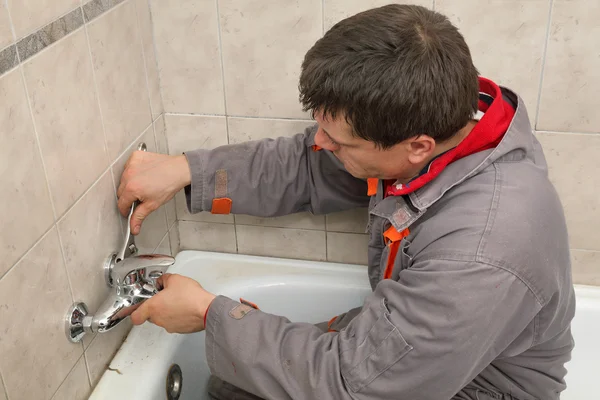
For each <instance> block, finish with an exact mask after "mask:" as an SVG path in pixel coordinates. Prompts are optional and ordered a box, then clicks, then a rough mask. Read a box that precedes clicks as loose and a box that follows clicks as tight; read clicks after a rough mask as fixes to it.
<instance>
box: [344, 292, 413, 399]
mask: <svg viewBox="0 0 600 400" xmlns="http://www.w3.org/2000/svg"><path fill="white" fill-rule="evenodd" d="M374 311H375V310H373V309H371V310H368V311H366V312H364V313H363V314H360V315H359V316H357V317H356V319H355V320H354V321H352V323H351V324H350V325H349V326H348V328H347V329H346V330H345V332H342V337H341V343H340V352H341V353H340V364H341V365H340V366H341V371H342V376H343V378H344V380H345V382H346V385H347V386H348V388H349V389H350V390H351V391H353V392H360V391H361V390H362V389H363V388H365V387H366V386H367V385H369V384H370V383H371V382H373V381H374V380H375V379H376V378H377V377H378V376H379V375H381V374H382V373H383V372H385V371H386V370H387V369H388V368H390V367H391V366H392V365H394V364H395V363H397V362H398V361H399V360H400V359H402V357H404V356H405V355H406V354H408V352H410V351H411V350H412V349H413V348H412V346H410V345H409V344H408V343H407V342H406V340H404V337H402V334H400V331H399V330H398V328H397V327H396V326H394V324H392V322H391V321H390V319H389V315H390V313H389V311H388V309H387V307H386V304H385V299H383V300H381V305H380V308H379V309H378V310H376V311H377V312H374Z"/></svg>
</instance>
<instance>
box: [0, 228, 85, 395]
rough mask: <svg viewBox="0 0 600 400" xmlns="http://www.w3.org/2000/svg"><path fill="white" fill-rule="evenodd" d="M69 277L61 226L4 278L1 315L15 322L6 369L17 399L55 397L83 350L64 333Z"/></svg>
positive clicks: (5, 341)
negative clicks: (62, 245) (60, 237)
mask: <svg viewBox="0 0 600 400" xmlns="http://www.w3.org/2000/svg"><path fill="white" fill-rule="evenodd" d="M68 282H69V281H68V280H67V273H66V271H65V266H64V262H63V258H62V254H61V250H60V243H59V240H58V235H57V233H56V228H53V229H52V230H51V231H50V232H49V233H48V234H47V235H46V236H44V237H43V238H42V240H41V241H40V242H39V243H38V244H37V245H36V246H34V247H33V249H32V250H31V252H29V253H28V254H27V255H26V256H25V257H24V258H23V259H22V260H21V261H20V262H19V263H18V264H17V265H16V266H15V268H14V269H12V270H11V271H10V272H9V273H8V274H7V275H6V276H5V277H4V278H3V279H2V280H1V281H0V321H2V325H3V326H5V327H10V329H3V333H2V340H0V354H2V357H0V369H1V370H2V373H3V376H4V380H5V382H6V389H7V392H8V396H9V398H10V399H11V400H19V399H23V400H29V399H49V398H50V397H51V396H52V395H53V394H54V392H55V391H56V390H57V389H58V387H59V385H60V384H61V382H62V381H63V380H64V379H65V378H66V376H67V374H68V373H69V371H70V370H71V368H72V367H73V365H75V363H76V362H77V360H78V359H79V357H80V356H81V354H82V352H83V348H82V346H81V344H72V343H69V342H68V341H67V339H66V337H65V333H64V322H63V321H64V315H65V312H66V311H67V309H68V308H69V307H70V306H71V304H72V303H73V298H72V296H71V291H70V289H69V283H68ZM32 379H33V381H32ZM32 382H34V384H32Z"/></svg>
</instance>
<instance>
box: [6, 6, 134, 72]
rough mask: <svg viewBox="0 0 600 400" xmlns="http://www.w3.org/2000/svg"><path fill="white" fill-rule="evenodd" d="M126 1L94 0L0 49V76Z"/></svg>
mask: <svg viewBox="0 0 600 400" xmlns="http://www.w3.org/2000/svg"><path fill="white" fill-rule="evenodd" d="M124 1H126V0H92V1H90V2H88V3H86V4H84V5H83V6H81V7H77V8H76V9H74V10H73V11H71V12H70V13H68V14H66V15H64V16H62V17H61V18H59V19H57V20H55V21H53V22H51V23H49V24H48V25H46V26H44V27H42V28H40V29H39V30H38V31H37V32H35V33H32V34H31V35H29V36H27V37H25V38H23V39H21V40H19V41H18V42H17V43H16V44H12V45H10V46H8V47H7V48H5V49H0V76H2V75H3V74H4V73H5V72H7V71H9V70H11V69H13V68H15V67H16V66H18V65H19V64H20V63H22V62H24V61H26V60H27V59H29V58H31V57H33V56H34V55H36V54H37V53H39V52H40V51H42V50H44V49H45V48H46V47H48V46H50V45H51V44H53V43H56V42H57V41H59V40H60V39H62V38H64V37H65V36H67V35H68V34H70V33H71V32H74V31H75V30H77V29H79V28H81V27H82V26H83V25H84V23H88V22H91V21H92V20H94V19H95V18H97V17H99V16H100V15H102V14H104V13H105V12H107V11H109V10H110V9H112V8H114V7H115V6H117V5H119V4H121V3H123V2H124Z"/></svg>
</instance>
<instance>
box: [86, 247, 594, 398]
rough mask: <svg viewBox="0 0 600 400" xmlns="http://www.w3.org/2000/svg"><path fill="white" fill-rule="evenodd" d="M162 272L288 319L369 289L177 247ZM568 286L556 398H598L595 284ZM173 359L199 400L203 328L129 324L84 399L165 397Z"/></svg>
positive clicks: (318, 315)
mask: <svg viewBox="0 0 600 400" xmlns="http://www.w3.org/2000/svg"><path fill="white" fill-rule="evenodd" d="M169 272H172V273H178V274H182V275H186V276H189V277H191V278H194V279H196V280H197V281H199V282H200V283H201V284H202V285H203V286H204V287H205V288H206V289H207V290H208V291H210V292H213V293H218V294H223V295H225V296H229V297H231V298H233V299H238V298H239V297H243V298H244V299H246V300H249V301H252V302H254V303H257V304H258V305H259V306H260V307H261V309H262V310H263V311H266V312H269V313H274V314H278V315H285V316H287V317H288V318H290V319H291V320H292V321H303V322H313V323H317V322H322V321H326V320H329V319H330V318H331V317H332V316H334V315H337V314H339V313H341V312H345V311H347V310H348V309H350V308H352V307H356V306H360V305H362V303H363V300H364V297H365V296H367V295H368V294H369V292H370V287H369V286H368V281H367V274H366V268H365V267H362V266H356V265H340V264H330V263H320V262H308V261H296V260H283V259H275V258H265V257H251V256H242V255H229V254H220V253H207V252H197V251H185V252H182V253H180V254H179V255H178V256H177V262H176V263H175V265H173V267H172V268H171V269H170V271H169ZM576 292H577V313H576V316H575V320H574V322H573V334H574V336H575V342H576V347H575V350H574V352H573V360H572V361H571V362H570V363H569V364H568V366H567V368H568V370H569V373H568V375H567V383H568V386H569V388H568V389H567V391H566V392H564V393H563V395H562V396H561V399H562V400H591V399H593V398H598V397H595V396H598V395H597V394H594V393H595V392H596V390H597V386H598V383H597V380H598V378H599V377H600V375H599V373H598V371H599V369H598V367H597V363H598V360H600V344H599V343H598V341H599V340H600V288H593V287H584V286H578V287H576ZM107 334H110V332H109V333H107ZM173 364H177V365H179V367H180V368H181V371H182V374H183V384H182V391H181V397H180V398H179V399H180V400H189V399H194V400H201V399H206V398H207V396H206V394H205V388H206V382H207V380H208V376H209V370H208V366H207V365H206V361H205V353H204V333H196V334H192V335H177V334H168V333H166V332H165V331H163V330H162V329H160V328H158V327H156V326H154V325H152V324H145V325H143V326H140V327H135V328H133V329H132V331H131V333H130V334H129V336H128V337H127V340H126V341H125V343H124V344H123V346H122V347H121V349H120V350H119V352H118V353H117V355H116V356H115V357H114V359H113V361H112V362H111V364H110V370H108V371H107V372H106V373H105V374H104V375H103V376H102V379H101V380H100V382H99V383H98V385H97V387H96V389H95V390H94V392H93V393H92V395H91V397H90V399H92V400H105V399H128V400H164V399H167V395H166V386H167V384H166V378H167V374H168V371H169V369H170V368H171V366H172V365H173Z"/></svg>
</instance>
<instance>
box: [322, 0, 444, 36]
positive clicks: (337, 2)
mask: <svg viewBox="0 0 600 400" xmlns="http://www.w3.org/2000/svg"><path fill="white" fill-rule="evenodd" d="M323 1H324V5H323V8H324V13H325V15H324V20H325V23H324V25H325V30H326V31H327V30H329V28H331V27H332V26H333V25H335V24H336V23H338V22H339V21H341V20H342V19H344V18H347V17H350V16H352V15H354V14H358V13H359V12H362V11H366V10H369V9H371V8H375V7H381V6H385V5H387V4H390V3H400V4H416V5H419V6H424V7H429V8H432V7H433V0H404V1H390V0H323Z"/></svg>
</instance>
